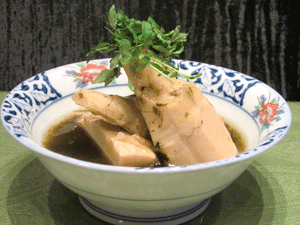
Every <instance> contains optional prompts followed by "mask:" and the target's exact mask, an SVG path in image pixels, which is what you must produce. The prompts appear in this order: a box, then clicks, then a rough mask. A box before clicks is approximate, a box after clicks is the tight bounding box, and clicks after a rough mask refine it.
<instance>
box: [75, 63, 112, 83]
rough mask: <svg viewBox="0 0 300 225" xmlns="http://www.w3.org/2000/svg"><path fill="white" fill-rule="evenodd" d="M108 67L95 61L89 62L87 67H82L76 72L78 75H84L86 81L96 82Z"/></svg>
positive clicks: (83, 78) (83, 79)
mask: <svg viewBox="0 0 300 225" xmlns="http://www.w3.org/2000/svg"><path fill="white" fill-rule="evenodd" d="M106 69H107V67H106V66H104V65H97V64H93V63H88V64H87V65H86V66H85V67H83V68H81V69H80V72H79V73H76V75H77V77H82V81H83V82H84V83H88V82H92V83H93V82H94V80H95V79H96V77H97V76H98V75H99V73H100V72H101V71H102V70H106Z"/></svg>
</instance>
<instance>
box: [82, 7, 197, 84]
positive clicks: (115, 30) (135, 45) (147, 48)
mask: <svg viewBox="0 0 300 225" xmlns="http://www.w3.org/2000/svg"><path fill="white" fill-rule="evenodd" d="M105 20H106V22H107V23H108V24H109V25H110V26H111V28H112V29H111V30H109V29H107V30H108V31H109V32H110V37H111V41H110V42H101V43H99V44H98V45H97V46H95V47H94V48H93V49H92V50H91V51H90V52H89V53H88V54H87V60H88V61H89V60H90V59H91V58H92V56H93V54H94V53H95V52H100V53H104V52H110V51H116V52H117V55H116V56H115V57H113V58H112V59H111V61H110V64H111V68H113V69H112V70H109V71H105V72H102V73H101V74H100V75H99V76H98V77H97V78H96V80H95V82H104V83H105V85H107V84H108V83H109V82H112V81H113V79H114V78H115V77H118V76H119V75H120V67H121V66H122V64H123V65H124V64H128V63H130V62H131V63H130V70H131V72H133V74H134V73H136V72H137V71H141V70H143V69H145V67H146V66H147V65H149V66H151V67H152V68H153V69H155V70H156V71H158V73H159V74H160V75H163V76H164V77H166V78H167V79H169V80H170V81H171V82H172V80H171V79H170V77H169V76H170V74H171V77H175V76H181V77H184V78H187V79H193V78H196V77H199V76H200V75H201V74H198V75H196V76H194V75H193V76H191V75H186V74H184V73H182V72H180V71H179V69H178V68H175V67H174V66H173V64H172V63H171V59H172V58H173V57H177V56H179V54H181V53H182V52H183V50H184V44H185V42H186V40H187V35H188V34H186V33H181V32H180V29H181V27H180V26H176V27H175V29H174V30H172V31H170V32H168V33H166V32H165V29H164V28H163V27H161V26H159V25H158V24H157V23H156V22H155V21H154V20H153V19H152V18H151V17H149V18H148V20H147V21H140V20H135V19H134V18H128V17H127V15H126V14H125V13H124V11H122V10H118V11H116V8H115V5H112V6H111V8H110V10H109V12H108V14H107V15H106V17H105ZM137 60H141V61H142V63H141V62H139V63H138V62H137ZM121 62H122V63H121Z"/></svg>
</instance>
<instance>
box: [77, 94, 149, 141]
mask: <svg viewBox="0 0 300 225" xmlns="http://www.w3.org/2000/svg"><path fill="white" fill-rule="evenodd" d="M72 99H73V100H74V101H75V103H76V104H78V105H80V106H83V107H84V108H86V109H88V110H90V111H91V112H92V113H94V114H96V115H101V116H102V117H104V119H106V120H107V122H109V123H112V124H115V125H118V126H120V127H122V128H124V129H125V130H127V131H128V132H130V133H132V134H138V135H139V136H141V137H147V135H149V132H148V128H147V125H146V122H145V120H144V117H143V115H142V114H141V113H140V110H139V109H138V108H137V106H136V105H135V104H134V102H133V101H132V99H129V98H125V97H121V96H117V95H106V94H103V93H101V92H98V91H94V90H87V89H81V90H80V91H78V92H76V93H75V94H74V95H73V96H72Z"/></svg>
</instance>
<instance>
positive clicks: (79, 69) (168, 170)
mask: <svg viewBox="0 0 300 225" xmlns="http://www.w3.org/2000/svg"><path fill="white" fill-rule="evenodd" d="M173 63H174V64H176V65H177V66H179V68H180V70H182V71H183V72H185V73H186V74H191V75H193V74H198V73H199V72H200V73H202V74H203V75H202V76H201V77H200V78H197V79H196V80H194V82H195V83H196V86H197V87H199V88H200V89H201V90H202V92H203V94H204V95H205V96H206V97H207V98H208V100H209V101H210V102H211V103H212V105H213V106H214V107H215V109H216V110H217V112H218V113H219V114H220V115H221V116H222V117H224V118H225V119H226V120H228V121H230V123H232V124H234V125H235V126H236V127H237V128H238V129H239V130H240V131H242V133H243V134H244V136H245V137H246V139H247V142H248V147H249V150H248V151H246V152H244V153H241V154H239V155H237V156H235V157H231V158H228V159H224V160H219V161H215V162H209V163H203V164H197V165H189V166H180V167H177V166H175V167H165V168H137V167H118V166H109V165H101V164H95V163H90V162H86V161H81V160H77V159H73V158H70V157H67V156H64V155H60V154H57V153H54V152H52V151H49V150H47V149H45V148H43V147H42V146H41V141H42V138H43V134H44V133H45V132H46V130H47V129H48V128H49V127H50V126H51V125H53V124H54V123H55V121H57V120H58V119H60V118H62V117H63V116H65V115H66V114H68V113H69V112H71V111H73V110H76V109H78V106H77V105H75V103H74V102H73V101H72V100H71V96H72V95H73V94H74V93H75V92H76V91H78V90H79V89H80V88H88V89H94V90H98V91H101V92H104V93H107V94H118V95H128V94H132V92H131V91H130V89H129V88H128V86H127V77H126V75H124V74H122V75H121V76H120V77H119V78H117V79H116V80H115V81H114V82H113V84H111V85H109V86H103V85H100V84H92V81H93V79H94V76H95V75H96V74H97V73H98V72H99V71H100V70H102V69H105V68H106V67H108V66H109V59H100V60H94V61H90V62H89V63H88V64H86V62H79V63H74V64H69V65H65V66H61V67H58V68H55V69H52V70H49V71H46V72H43V73H40V74H38V75H36V76H33V77H31V78H29V79H27V80H25V81H24V82H23V83H21V84H20V85H18V86H17V87H16V88H14V89H13V90H12V91H11V92H10V93H9V94H8V95H7V97H6V98H5V100H4V102H3V104H2V107H1V119H2V122H3V125H4V126H5V128H6V129H7V131H8V132H9V133H10V134H11V136H13V137H14V138H15V139H16V140H17V141H19V142H20V143H21V144H22V145H25V146H26V147H28V148H29V149H31V150H32V151H34V152H35V153H36V154H37V156H38V158H39V159H40V161H41V162H42V163H43V165H44V166H45V167H46V168H47V169H48V170H49V171H50V172H51V173H52V174H53V176H54V177H55V178H56V179H57V180H58V181H60V182H61V183H62V184H64V185H65V186H66V187H68V188H69V189H71V190H72V191H74V192H75V193H77V194H78V195H79V196H80V197H79V200H80V202H81V203H82V205H83V206H84V207H85V208H86V209H87V210H88V211H89V212H90V213H92V214H93V215H95V216H97V217H98V218H100V219H102V220H105V221H107V222H110V223H114V224H119V223H120V222H122V224H172V225H173V224H180V223H183V222H186V221H188V220H191V219H192V218H194V217H196V216H197V215H199V214H200V213H201V212H202V211H203V210H205V208H206V207H207V205H208V204H209V201H210V197H211V196H213V195H215V194H216V193H218V192H220V191H222V190H223V189H224V188H226V187H227V186H228V185H230V184H231V183H232V182H234V181H235V179H236V178H237V177H239V176H240V175H241V174H242V173H243V172H244V171H245V170H246V169H247V167H248V166H249V165H250V164H251V163H252V161H253V160H254V159H255V157H256V156H257V155H259V154H260V153H262V152H264V151H266V150H267V149H270V148H271V147H272V146H273V145H275V144H276V143H277V142H279V141H280V140H281V139H282V138H283V136H284V135H285V134H286V133H287V132H288V129H289V127H290V124H291V112H290V109H289V107H288V104H287V103H286V101H285V100H284V99H283V98H282V96H280V94H278V93H277V92H276V91H275V90H273V89H272V88H270V87H269V86H267V85H266V84H264V83H262V82H260V81H258V80H256V79H254V78H252V77H249V76H247V75H245V74H242V73H239V72H236V71H232V70H229V69H225V68H222V67H217V66H213V65H208V64H204V63H198V62H192V61H185V60H174V61H173Z"/></svg>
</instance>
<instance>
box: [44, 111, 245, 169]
mask: <svg viewBox="0 0 300 225" xmlns="http://www.w3.org/2000/svg"><path fill="white" fill-rule="evenodd" d="M77 117H78V114H77V113H76V112H75V113H71V114H70V115H68V116H66V117H65V118H64V119H63V120H62V121H60V122H58V123H57V124H54V125H53V126H51V127H50V129H48V130H47V132H46V133H45V135H44V138H43V141H42V145H43V147H45V148H47V149H49V150H51V151H53V152H56V153H59V154H62V155H65V156H69V157H72V158H75V159H80V160H84V161H88V162H93V163H100V164H106V165H111V163H110V161H109V160H108V159H107V157H106V156H105V154H104V153H103V151H102V150H101V149H100V148H99V146H98V145H97V144H96V143H95V142H94V140H92V138H90V137H89V135H88V134H87V133H86V132H85V131H84V129H83V128H82V127H80V126H78V125H77V124H76V123H75V122H74V121H75V119H76V118H77ZM224 123H225V126H226V128H227V129H228V131H229V133H230V135H231V137H232V140H233V142H234V143H235V145H236V146H237V148H238V150H239V152H240V153H241V152H244V151H246V150H247V141H246V139H245V137H243V135H242V133H241V132H240V131H239V130H238V129H237V128H236V127H235V126H234V125H233V124H231V123H229V122H227V121H226V120H224ZM120 129H122V128H120ZM158 158H160V159H161V160H165V159H164V156H163V155H160V154H158ZM166 165H168V164H167V163H165V162H164V163H156V164H155V165H153V166H166Z"/></svg>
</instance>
